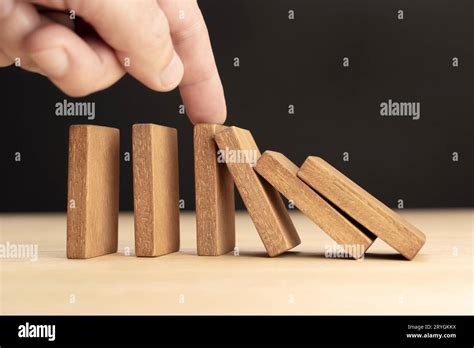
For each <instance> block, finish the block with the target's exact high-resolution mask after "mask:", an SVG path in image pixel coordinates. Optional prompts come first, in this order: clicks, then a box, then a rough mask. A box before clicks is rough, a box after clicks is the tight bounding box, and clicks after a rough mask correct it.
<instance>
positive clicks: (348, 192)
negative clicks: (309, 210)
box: [298, 157, 425, 260]
mask: <svg viewBox="0 0 474 348" xmlns="http://www.w3.org/2000/svg"><path fill="white" fill-rule="evenodd" d="M298 176H299V177H300V178H301V179H302V180H304V181H305V182H306V183H308V184H309V185H310V186H311V187H313V188H314V189H315V190H316V191H317V192H319V193H320V194H321V195H322V196H324V197H325V198H326V199H328V200H329V201H331V202H332V203H334V204H335V205H336V206H338V207H339V208H340V209H342V210H343V211H345V212H346V213H347V214H349V215H350V216H351V217H352V218H353V219H354V220H356V221H358V222H359V223H360V224H361V225H363V226H364V227H366V228H367V229H368V230H369V231H371V232H372V233H374V234H375V235H376V236H377V237H379V238H380V239H382V240H383V241H385V242H386V243H388V244H389V245H391V246H392V247H393V248H394V249H396V250H397V251H398V252H400V254H402V255H403V256H404V257H406V258H407V259H409V260H411V259H413V258H414V257H415V255H416V254H417V253H418V251H419V250H420V249H421V247H422V246H423V244H424V243H425V235H424V234H423V233H422V232H421V231H419V230H418V229H417V228H416V227H414V226H413V225H411V224H410V223H409V222H407V221H406V220H404V219H403V218H402V217H401V216H400V215H398V214H396V213H395V212H394V211H393V210H392V209H390V208H389V207H387V206H386V205H384V204H383V203H382V202H380V201H379V200H377V199H376V198H374V197H373V196H372V195H371V194H369V193H368V192H366V191H365V190H364V189H362V188H361V187H360V186H358V185H357V184H356V183H354V182H353V181H351V180H350V179H349V178H347V177H346V176H344V175H343V174H342V173H341V172H339V171H338V170H337V169H335V168H334V167H332V166H331V165H330V164H329V163H327V162H325V161H324V160H323V159H321V158H318V157H308V158H307V159H306V161H305V162H304V163H303V165H302V166H301V169H300V170H299V171H298Z"/></svg>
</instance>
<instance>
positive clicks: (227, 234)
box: [194, 124, 235, 256]
mask: <svg viewBox="0 0 474 348" xmlns="http://www.w3.org/2000/svg"><path fill="white" fill-rule="evenodd" d="M226 128H227V127H225V126H220V125H216V124H197V125H196V126H194V175H195V185H196V238H197V252H198V255H207V256H215V255H222V254H226V253H228V252H229V251H232V250H233V249H234V247H235V202H234V182H233V180H232V176H231V175H230V173H229V170H228V169H227V166H226V165H225V164H224V163H218V161H217V151H218V149H217V145H216V143H215V141H214V135H215V134H216V132H218V131H221V130H224V129H226Z"/></svg>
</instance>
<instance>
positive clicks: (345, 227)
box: [255, 151, 376, 259]
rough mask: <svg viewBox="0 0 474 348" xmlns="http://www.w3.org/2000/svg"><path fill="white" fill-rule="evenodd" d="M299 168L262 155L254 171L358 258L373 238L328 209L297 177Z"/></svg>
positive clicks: (270, 153)
mask: <svg viewBox="0 0 474 348" xmlns="http://www.w3.org/2000/svg"><path fill="white" fill-rule="evenodd" d="M298 169H299V168H298V167H297V166H296V165H295V164H294V163H293V162H291V161H290V160H289V159H288V158H286V157H285V156H284V155H282V154H281V153H278V152H273V151H265V152H264V153H263V155H262V156H261V157H260V158H259V160H258V161H257V165H256V167H255V170H256V171H257V172H258V173H259V174H260V175H261V176H263V177H264V178H265V179H266V180H267V181H268V182H269V183H270V184H271V185H272V186H273V187H274V188H275V189H276V190H278V191H279V192H280V193H282V194H283V195H284V196H285V197H286V198H288V199H289V200H292V201H293V202H294V204H295V206H296V207H297V208H298V209H299V210H301V211H302V212H303V213H304V214H305V215H306V216H308V217H309V218H310V219H311V220H312V221H313V222H314V223H316V224H317V225H318V226H319V227H320V228H321V229H322V230H323V231H325V232H326V233H327V234H328V235H329V236H330V237H331V238H332V239H334V240H335V241H336V242H337V243H338V244H339V245H340V246H341V247H343V249H344V250H345V251H347V252H348V253H349V254H350V255H351V256H352V257H353V258H356V259H357V258H360V257H361V256H362V255H363V254H364V252H365V251H366V250H367V248H368V247H369V246H370V245H371V244H372V243H373V241H374V240H375V238H376V237H375V236H374V235H373V234H372V233H370V232H368V231H366V230H365V229H363V228H362V229H359V228H358V227H356V226H355V225H354V224H353V223H351V222H350V221H349V220H348V219H347V217H346V216H344V214H343V213H341V212H340V211H338V210H337V209H336V208H334V207H333V206H331V205H330V203H328V202H327V201H326V200H324V199H323V198H322V197H321V196H320V195H319V194H317V193H316V192H315V191H314V190H312V189H311V188H310V187H309V186H308V185H306V184H305V183H304V182H303V181H302V180H301V179H300V178H298V176H297V175H296V174H297V172H298Z"/></svg>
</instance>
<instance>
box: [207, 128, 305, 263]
mask: <svg viewBox="0 0 474 348" xmlns="http://www.w3.org/2000/svg"><path fill="white" fill-rule="evenodd" d="M215 139H216V142H217V145H218V147H219V149H220V150H221V151H222V152H221V159H222V160H223V161H225V162H226V164H227V167H228V168H229V170H230V173H231V175H232V177H233V179H234V182H235V185H236V186H237V189H238V190H239V192H240V195H241V196H242V200H243V201H244V204H245V206H246V207H247V210H248V212H249V214H250V217H251V218H252V221H253V223H254V225H255V228H256V229H257V231H258V233H259V235H260V238H261V239H262V242H263V244H264V246H265V248H266V249H267V252H268V255H269V256H276V255H279V254H281V253H283V252H285V251H287V250H289V249H292V248H294V247H295V246H297V245H298V244H299V243H300V238H299V236H298V234H297V233H296V229H295V227H294V225H293V222H292V221H291V219H290V216H289V215H288V212H287V210H286V208H285V206H284V204H283V201H282V199H281V196H280V194H279V193H278V192H277V191H276V190H275V189H274V188H273V187H272V186H271V185H270V184H269V183H268V182H266V181H265V180H264V179H263V178H261V177H260V176H258V174H257V173H256V172H255V170H254V168H253V167H254V166H255V164H256V161H257V160H258V158H259V157H260V151H259V149H258V147H257V144H256V143H255V141H254V139H253V137H252V134H250V132H249V131H248V130H245V129H241V128H237V127H230V128H227V129H225V130H222V131H220V132H218V133H216V135H215Z"/></svg>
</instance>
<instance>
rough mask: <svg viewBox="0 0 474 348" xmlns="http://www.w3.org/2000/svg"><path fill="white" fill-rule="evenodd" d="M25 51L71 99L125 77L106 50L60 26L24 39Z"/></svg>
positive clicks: (91, 40) (48, 25)
mask: <svg viewBox="0 0 474 348" xmlns="http://www.w3.org/2000/svg"><path fill="white" fill-rule="evenodd" d="M25 48H26V52H27V53H28V54H29V56H30V57H31V59H32V60H33V61H34V62H35V63H36V64H37V66H38V67H39V68H40V69H41V70H42V71H43V72H44V73H45V74H46V75H47V76H48V77H49V78H50V79H51V81H53V83H54V84H56V85H57V86H58V87H59V88H60V89H61V90H63V91H64V92H65V93H66V94H68V95H71V96H74V97H79V96H84V95H87V94H90V93H93V92H96V91H99V90H102V89H105V88H107V87H109V86H111V85H112V84H114V83H115V82H116V81H117V80H119V79H120V78H121V77H122V76H123V75H124V73H125V71H124V69H123V68H122V66H121V65H120V63H119V62H118V61H117V58H116V57H115V52H114V51H113V50H112V49H111V48H110V47H108V46H107V45H106V44H104V43H103V42H101V41H99V40H97V39H93V38H87V39H82V38H80V37H79V36H77V35H76V34H75V33H74V32H72V31H71V30H69V29H68V28H66V27H64V26H62V25H60V24H47V25H45V26H42V27H40V28H39V29H37V30H36V31H35V32H33V33H32V34H30V35H29V36H28V37H27V38H26V41H25Z"/></svg>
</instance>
